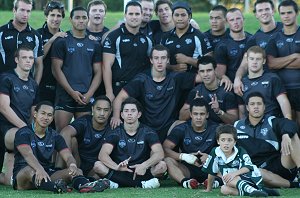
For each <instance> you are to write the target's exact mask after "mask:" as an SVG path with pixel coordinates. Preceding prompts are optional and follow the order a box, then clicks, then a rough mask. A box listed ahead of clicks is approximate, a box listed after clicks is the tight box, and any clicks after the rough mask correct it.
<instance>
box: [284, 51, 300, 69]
mask: <svg viewBox="0 0 300 198" xmlns="http://www.w3.org/2000/svg"><path fill="white" fill-rule="evenodd" d="M295 56H296V59H295V60H294V61H293V62H291V63H290V64H288V65H287V66H286V68H289V69H299V68H300V58H299V56H300V53H295Z"/></svg>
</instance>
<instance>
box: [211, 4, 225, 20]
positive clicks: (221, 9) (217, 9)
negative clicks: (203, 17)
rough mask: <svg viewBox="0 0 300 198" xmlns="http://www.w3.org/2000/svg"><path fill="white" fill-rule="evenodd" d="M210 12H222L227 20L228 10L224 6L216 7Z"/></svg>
mask: <svg viewBox="0 0 300 198" xmlns="http://www.w3.org/2000/svg"><path fill="white" fill-rule="evenodd" d="M210 11H221V12H222V13H223V16H224V18H226V13H227V8H226V7H225V6H223V5H216V6H214V7H213V8H212V9H211V10H210Z"/></svg>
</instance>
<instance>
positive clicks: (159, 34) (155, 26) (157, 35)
mask: <svg viewBox="0 0 300 198" xmlns="http://www.w3.org/2000/svg"><path fill="white" fill-rule="evenodd" d="M149 24H150V27H151V29H152V40H153V43H154V44H155V45H156V44H160V42H161V39H162V38H163V36H164V35H165V33H167V32H170V31H167V32H163V31H162V29H161V26H160V22H159V20H151V21H150V22H149Z"/></svg>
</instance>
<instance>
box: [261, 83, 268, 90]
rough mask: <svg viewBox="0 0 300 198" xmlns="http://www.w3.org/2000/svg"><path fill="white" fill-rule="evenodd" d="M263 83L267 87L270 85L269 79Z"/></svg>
mask: <svg viewBox="0 0 300 198" xmlns="http://www.w3.org/2000/svg"><path fill="white" fill-rule="evenodd" d="M261 84H262V86H263V87H264V88H267V87H268V86H269V81H263V82H261Z"/></svg>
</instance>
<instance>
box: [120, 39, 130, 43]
mask: <svg viewBox="0 0 300 198" xmlns="http://www.w3.org/2000/svg"><path fill="white" fill-rule="evenodd" d="M122 42H123V43H128V42H130V39H123V40H122Z"/></svg>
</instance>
